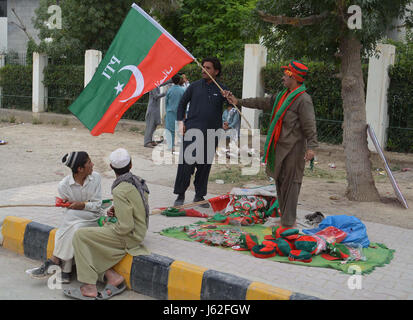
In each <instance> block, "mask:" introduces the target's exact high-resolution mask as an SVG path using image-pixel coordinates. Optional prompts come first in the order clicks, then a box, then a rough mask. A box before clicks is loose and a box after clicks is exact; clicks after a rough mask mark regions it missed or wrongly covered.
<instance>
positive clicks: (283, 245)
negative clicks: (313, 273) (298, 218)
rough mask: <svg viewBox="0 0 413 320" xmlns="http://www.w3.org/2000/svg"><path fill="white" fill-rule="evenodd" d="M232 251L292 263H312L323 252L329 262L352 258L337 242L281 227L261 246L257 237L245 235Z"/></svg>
mask: <svg viewBox="0 0 413 320" xmlns="http://www.w3.org/2000/svg"><path fill="white" fill-rule="evenodd" d="M344 236H345V234H344ZM336 240H337V239H336ZM339 240H341V239H339ZM232 249H234V250H241V251H246V250H249V251H250V252H251V254H252V255H253V256H254V257H256V258H261V259H265V258H271V257H274V256H276V255H279V256H284V257H288V260H290V261H301V262H306V263H309V262H311V261H312V256H313V255H317V254H319V253H321V252H328V254H325V255H326V257H325V258H326V259H327V258H328V257H331V259H329V260H333V259H334V260H335V259H337V260H346V259H348V258H349V257H350V252H348V249H347V247H346V246H344V245H342V244H339V243H337V241H334V242H327V241H326V240H325V237H324V236H322V235H316V234H314V235H312V236H309V235H302V234H299V230H298V229H293V228H283V227H281V226H277V227H274V228H273V229H272V234H271V235H268V236H265V237H264V241H262V243H261V244H259V242H258V238H257V236H256V235H254V234H251V233H248V234H243V235H241V236H240V241H239V245H238V246H234V247H232Z"/></svg>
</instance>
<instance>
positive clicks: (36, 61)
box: [32, 52, 47, 113]
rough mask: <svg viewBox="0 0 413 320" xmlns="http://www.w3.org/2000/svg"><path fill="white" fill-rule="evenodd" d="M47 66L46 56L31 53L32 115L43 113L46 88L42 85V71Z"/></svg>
mask: <svg viewBox="0 0 413 320" xmlns="http://www.w3.org/2000/svg"><path fill="white" fill-rule="evenodd" d="M46 66H47V55H46V54H44V53H38V52H33V87H32V88H33V92H32V111H33V112H34V113H39V112H44V111H45V109H46V108H45V107H46V104H45V97H46V96H47V88H46V87H45V85H44V84H43V80H44V73H43V71H44V69H45V68H46Z"/></svg>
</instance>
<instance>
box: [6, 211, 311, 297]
mask: <svg viewBox="0 0 413 320" xmlns="http://www.w3.org/2000/svg"><path fill="white" fill-rule="evenodd" d="M1 232H2V235H3V247H4V248H6V249H9V250H12V251H14V252H16V253H19V254H21V255H24V256H26V257H28V258H31V259H36V260H46V259H47V258H50V257H51V256H52V254H53V248H54V237H55V233H56V229H55V228H53V227H50V226H47V225H44V224H40V223H37V222H34V221H31V220H28V219H24V218H19V217H13V216H7V217H6V218H5V219H4V222H3V226H2V230H1ZM114 270H115V271H116V272H118V273H119V274H121V275H122V276H123V277H124V278H125V279H126V283H127V286H128V288H129V289H131V290H133V291H136V292H138V293H140V294H143V295H146V296H150V297H153V298H155V299H160V300H167V299H169V300H234V299H235V300H314V299H318V298H317V297H313V296H308V295H304V294H300V293H296V292H292V291H289V290H285V289H281V288H277V287H274V286H271V285H268V284H265V283H262V282H256V281H251V280H248V279H245V278H241V277H238V276H235V275H232V274H229V273H224V272H220V271H215V270H211V269H206V268H203V267H200V266H197V265H194V264H191V263H187V262H184V261H179V260H174V259H171V258H168V257H165V256H161V255H157V254H150V255H141V256H135V257H132V256H130V255H126V256H125V257H124V258H123V259H122V260H121V261H120V262H119V263H118V264H117V265H116V266H114Z"/></svg>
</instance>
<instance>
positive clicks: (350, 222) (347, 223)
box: [303, 215, 370, 248]
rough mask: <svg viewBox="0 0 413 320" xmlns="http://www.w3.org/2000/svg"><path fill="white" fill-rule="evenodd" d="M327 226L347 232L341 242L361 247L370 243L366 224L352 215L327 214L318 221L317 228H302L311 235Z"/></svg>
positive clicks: (365, 246)
mask: <svg viewBox="0 0 413 320" xmlns="http://www.w3.org/2000/svg"><path fill="white" fill-rule="evenodd" d="M329 226H333V227H336V228H338V229H340V230H342V231H344V232H346V233H347V237H346V238H345V239H344V240H343V241H342V242H341V243H351V242H354V243H359V244H361V246H362V247H363V248H367V247H368V246H369V245H370V240H369V238H368V236H367V230H366V226H365V225H364V224H363V223H362V222H361V221H360V219H358V218H356V217H353V216H346V215H339V216H329V217H327V218H325V219H324V220H323V221H322V222H321V223H320V225H319V226H318V228H315V229H304V230H303V233H305V234H310V235H313V234H315V233H317V232H319V231H321V230H323V229H325V228H327V227H329Z"/></svg>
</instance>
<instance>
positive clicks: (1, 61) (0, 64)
mask: <svg viewBox="0 0 413 320" xmlns="http://www.w3.org/2000/svg"><path fill="white" fill-rule="evenodd" d="M5 65H6V56H5V55H4V54H0V69H1V68H3V67H4V66H5ZM2 94H3V88H2V87H0V108H3V95H2Z"/></svg>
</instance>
